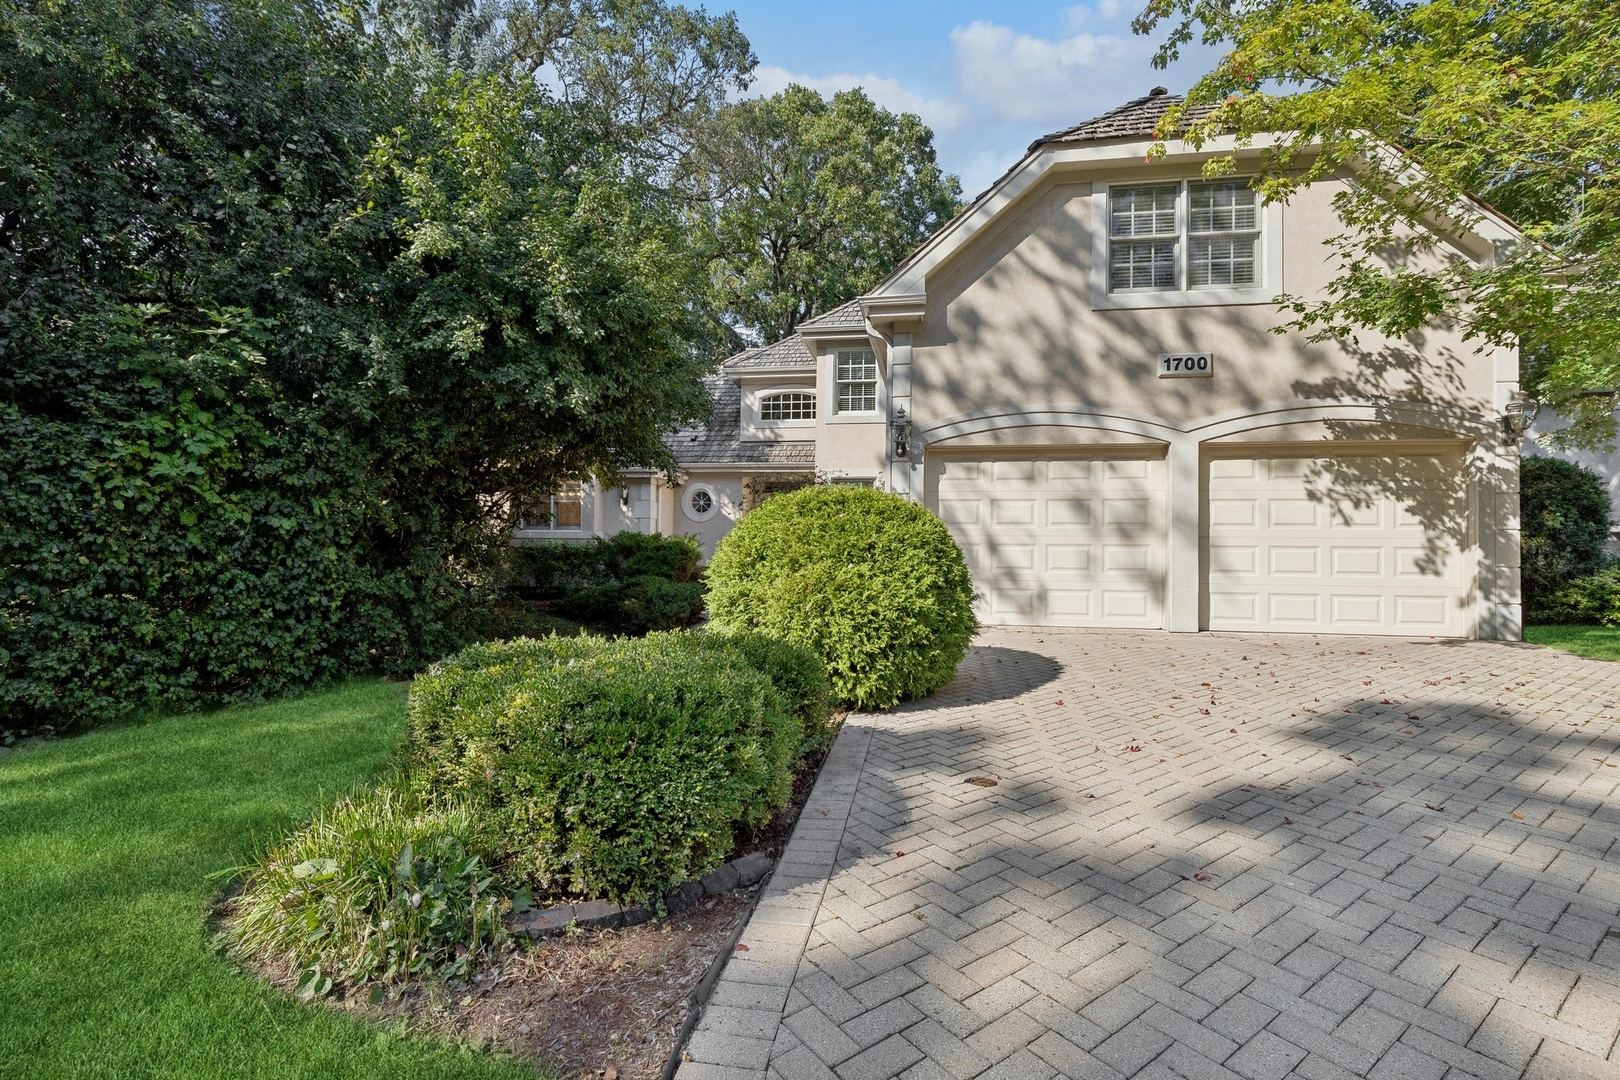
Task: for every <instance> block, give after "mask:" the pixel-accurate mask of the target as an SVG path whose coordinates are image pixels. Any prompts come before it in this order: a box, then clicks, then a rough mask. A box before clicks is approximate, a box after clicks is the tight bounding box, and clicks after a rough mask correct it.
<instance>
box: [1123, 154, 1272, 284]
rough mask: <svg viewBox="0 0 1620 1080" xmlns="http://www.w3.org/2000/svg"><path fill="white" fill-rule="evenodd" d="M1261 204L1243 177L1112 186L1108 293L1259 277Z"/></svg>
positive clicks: (1253, 280) (1255, 280)
mask: <svg viewBox="0 0 1620 1080" xmlns="http://www.w3.org/2000/svg"><path fill="white" fill-rule="evenodd" d="M1259 241H1260V207H1259V200H1258V199H1257V198H1256V197H1255V192H1254V189H1253V188H1251V187H1249V185H1248V182H1247V181H1245V180H1215V181H1201V180H1190V181H1187V182H1185V183H1176V184H1152V185H1144V186H1141V187H1117V188H1114V189H1112V190H1111V191H1110V192H1109V204H1108V290H1109V291H1110V292H1145V291H1173V290H1179V289H1184V288H1187V289H1200V288H1203V289H1207V288H1233V287H1236V288H1243V287H1245V286H1249V285H1255V284H1258V277H1257V271H1256V262H1255V248H1256V246H1257V245H1258V243H1259Z"/></svg>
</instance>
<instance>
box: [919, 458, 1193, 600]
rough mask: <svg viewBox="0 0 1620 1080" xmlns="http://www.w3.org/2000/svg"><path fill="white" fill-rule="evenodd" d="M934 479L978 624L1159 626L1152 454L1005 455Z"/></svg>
mask: <svg viewBox="0 0 1620 1080" xmlns="http://www.w3.org/2000/svg"><path fill="white" fill-rule="evenodd" d="M1138 453H1139V452H1138ZM932 469H933V471H934V476H935V481H936V484H937V487H936V491H937V493H938V500H939V501H938V508H939V516H940V517H941V519H943V520H944V522H945V524H946V526H947V527H948V528H949V529H950V530H951V534H952V535H953V536H954V537H955V538H956V542H957V544H959V545H960V546H961V548H962V552H963V554H964V555H965V556H966V557H967V561H968V569H969V571H970V572H971V573H972V574H973V584H974V588H975V590H977V591H978V592H979V594H980V600H979V618H980V619H981V620H982V621H983V622H985V623H987V624H991V625H1002V626H1117V627H1162V626H1163V625H1164V574H1165V490H1164V489H1165V463H1164V458H1163V457H1162V455H1161V456H1153V457H1145V456H1121V455H1109V456H1096V457H1058V456H1050V457H1035V456H1019V455H1013V454H1006V455H1001V456H996V457H989V458H979V459H977V460H972V459H957V458H944V459H942V460H937V461H935V462H933V463H932Z"/></svg>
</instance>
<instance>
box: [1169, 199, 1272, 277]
mask: <svg viewBox="0 0 1620 1080" xmlns="http://www.w3.org/2000/svg"><path fill="white" fill-rule="evenodd" d="M1188 208H1189V213H1188V220H1187V233H1188V247H1187V284H1188V285H1189V286H1191V287H1192V288H1195V289H1196V288H1199V287H1201V286H1202V287H1208V286H1211V285H1253V284H1254V283H1255V259H1254V249H1255V243H1256V242H1257V241H1258V240H1259V239H1260V219H1259V212H1258V206H1257V205H1256V199H1255V196H1254V189H1253V188H1251V187H1249V185H1248V184H1246V183H1244V182H1242V181H1230V180H1225V181H1217V182H1214V183H1207V184H1191V185H1189V188H1188Z"/></svg>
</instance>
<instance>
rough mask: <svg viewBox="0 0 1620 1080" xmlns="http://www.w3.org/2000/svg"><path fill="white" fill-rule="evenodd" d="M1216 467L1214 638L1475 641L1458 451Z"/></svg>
mask: <svg viewBox="0 0 1620 1080" xmlns="http://www.w3.org/2000/svg"><path fill="white" fill-rule="evenodd" d="M1206 469H1207V472H1206V485H1207V487H1206V491H1207V507H1206V513H1205V517H1204V520H1205V525H1206V529H1207V531H1206V533H1205V558H1204V567H1205V571H1206V575H1207V577H1206V581H1207V592H1206V603H1207V607H1206V609H1205V610H1206V612H1207V619H1206V623H1205V625H1206V626H1207V627H1208V628H1209V629H1211V630H1268V631H1304V632H1311V631H1318V632H1326V633H1339V634H1437V635H1458V634H1463V633H1464V632H1465V628H1466V624H1467V621H1468V611H1469V603H1468V601H1469V596H1470V583H1469V581H1468V575H1467V573H1466V570H1467V567H1466V566H1465V565H1464V560H1463V556H1462V552H1463V550H1464V547H1465V544H1464V542H1463V541H1464V537H1466V535H1467V528H1466V526H1467V509H1468V499H1467V489H1466V485H1465V484H1464V481H1463V470H1462V456H1461V454H1460V453H1443V454H1428V455H1422V454H1420V455H1408V456H1400V457H1392V456H1366V457H1355V456H1346V457H1334V458H1288V457H1273V458H1244V459H1238V460H1222V459H1216V460H1212V461H1209V462H1208V463H1207V465H1206Z"/></svg>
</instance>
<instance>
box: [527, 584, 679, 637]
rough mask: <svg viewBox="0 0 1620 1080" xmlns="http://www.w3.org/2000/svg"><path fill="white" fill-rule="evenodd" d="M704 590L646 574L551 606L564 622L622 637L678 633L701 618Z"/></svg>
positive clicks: (573, 595)
mask: <svg viewBox="0 0 1620 1080" xmlns="http://www.w3.org/2000/svg"><path fill="white" fill-rule="evenodd" d="M703 594H704V588H703V584H702V583H701V582H697V581H670V580H668V579H666V578H661V577H654V576H652V575H647V576H644V577H638V578H632V579H630V580H629V581H615V582H610V583H609V584H606V585H597V586H595V587H593V588H589V589H581V590H580V591H579V592H575V593H569V594H568V595H566V596H564V597H562V598H561V599H559V600H556V601H554V602H553V603H552V604H551V610H552V611H553V612H555V613H556V614H558V615H561V616H562V617H563V618H565V619H572V620H574V621H575V622H581V623H585V624H586V625H588V626H593V627H597V628H600V629H606V630H610V631H613V632H617V633H622V634H646V633H649V632H651V631H653V630H677V629H679V628H681V627H683V626H691V625H692V624H693V623H695V622H697V621H698V620H699V619H701V618H702V617H703V602H704V601H703Z"/></svg>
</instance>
